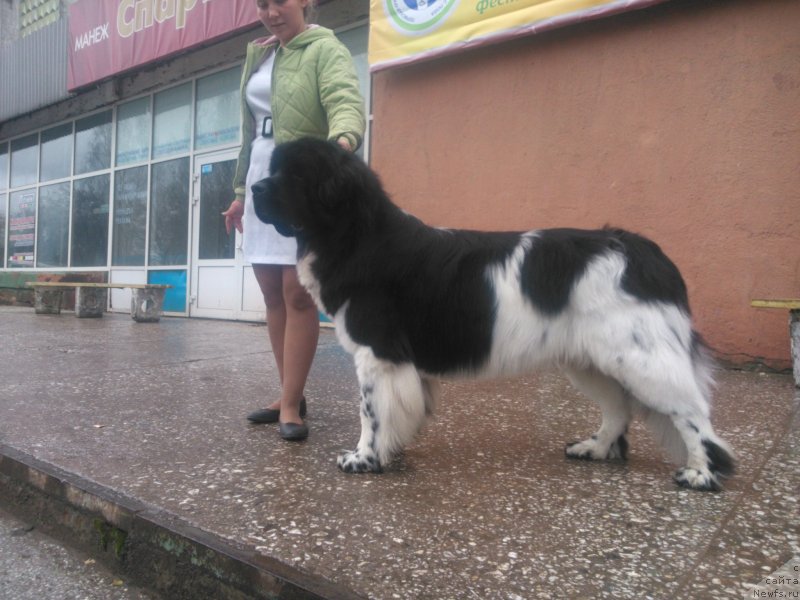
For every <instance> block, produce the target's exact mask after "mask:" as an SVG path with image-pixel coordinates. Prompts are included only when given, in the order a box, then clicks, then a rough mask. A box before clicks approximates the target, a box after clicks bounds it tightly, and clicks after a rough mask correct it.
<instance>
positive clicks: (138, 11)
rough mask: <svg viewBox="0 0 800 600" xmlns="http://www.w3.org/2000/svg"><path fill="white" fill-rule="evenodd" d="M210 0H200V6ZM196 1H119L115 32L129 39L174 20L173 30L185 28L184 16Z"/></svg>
mask: <svg viewBox="0 0 800 600" xmlns="http://www.w3.org/2000/svg"><path fill="white" fill-rule="evenodd" d="M208 2H211V0H202V2H201V3H202V4H206V3H208ZM195 6H197V0H121V2H120V3H119V9H118V11H117V32H119V35H120V36H121V37H124V38H126V37H130V36H132V35H133V34H134V33H136V32H137V31H141V30H142V29H147V28H148V27H152V26H153V25H154V24H155V23H164V22H166V21H169V20H170V19H175V29H183V28H184V27H186V15H187V14H188V13H189V12H190V11H191V10H192V9H193V8H194V7H195Z"/></svg>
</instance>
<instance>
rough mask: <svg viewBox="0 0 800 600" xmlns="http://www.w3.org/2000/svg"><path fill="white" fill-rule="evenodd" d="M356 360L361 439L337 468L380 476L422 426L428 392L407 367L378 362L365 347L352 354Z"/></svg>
mask: <svg viewBox="0 0 800 600" xmlns="http://www.w3.org/2000/svg"><path fill="white" fill-rule="evenodd" d="M355 360H356V371H357V373H358V381H359V384H360V386H361V438H360V439H359V441H358V446H357V447H356V449H355V450H353V451H352V452H346V453H344V454H341V455H340V456H339V459H338V464H339V468H340V469H342V470H343V471H345V472H347V473H365V472H377V473H380V472H381V471H382V469H383V467H384V466H385V465H386V464H388V462H389V461H390V460H391V459H392V457H393V456H394V455H395V454H396V453H397V452H398V451H400V450H402V449H403V447H404V446H405V445H406V444H407V443H409V442H410V441H411V440H412V439H413V437H414V435H415V434H416V433H417V431H419V429H420V427H421V426H422V424H423V423H424V421H425V414H426V408H425V397H426V396H425V390H426V389H427V388H426V387H425V386H424V385H423V381H422V379H421V378H420V376H419V373H418V372H417V370H416V368H415V367H414V366H413V365H411V364H409V363H394V362H391V361H387V360H381V359H378V358H376V357H375V355H374V353H373V352H372V350H371V349H369V348H366V347H362V348H359V349H358V350H357V351H356V352H355ZM429 395H430V393H429Z"/></svg>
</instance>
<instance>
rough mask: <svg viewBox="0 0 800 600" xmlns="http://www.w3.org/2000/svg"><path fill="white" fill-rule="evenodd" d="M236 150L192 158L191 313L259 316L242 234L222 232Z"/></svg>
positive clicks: (259, 303)
mask: <svg viewBox="0 0 800 600" xmlns="http://www.w3.org/2000/svg"><path fill="white" fill-rule="evenodd" d="M235 169H236V155H235V153H234V152H232V151H225V152H219V153H213V154H205V155H202V156H197V157H196V158H195V168H194V176H193V180H194V189H193V192H192V240H193V243H192V285H191V303H190V311H189V312H190V315H191V316H193V317H210V318H216V319H237V320H247V321H263V320H264V317H265V309H264V301H263V299H262V298H261V294H260V292H259V290H258V285H257V284H256V281H255V277H254V276H253V273H252V268H251V267H250V266H249V265H246V264H244V259H243V257H242V250H241V246H242V240H241V234H239V233H238V232H236V231H231V233H230V234H228V233H226V232H225V219H224V218H223V217H222V214H221V213H222V212H223V211H225V210H227V208H228V206H230V203H231V200H232V199H233V189H232V182H233V176H234V171H235Z"/></svg>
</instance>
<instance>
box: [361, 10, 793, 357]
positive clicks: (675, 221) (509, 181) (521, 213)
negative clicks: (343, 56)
mask: <svg viewBox="0 0 800 600" xmlns="http://www.w3.org/2000/svg"><path fill="white" fill-rule="evenodd" d="M799 27H800V2H797V1H796V0H784V1H781V0H771V1H770V2H766V1H761V0H759V1H753V0H740V1H735V0H731V1H727V2H697V0H691V1H687V0H671V1H669V2H666V3H665V4H662V5H658V6H656V7H653V8H650V9H647V10H640V11H635V12H631V13H626V14H624V15H620V16H617V17H612V18H608V19H603V20H600V21H594V22H591V23H585V24H581V25H575V26H571V27H568V28H565V29H561V30H558V31H554V32H550V33H545V34H540V35H536V36H532V37H529V38H526V39H524V40H518V41H515V42H507V43H504V44H499V45H496V46H493V47H490V48H484V49H478V50H473V51H469V52H465V53H462V54H459V55H457V56H453V57H448V58H442V59H438V60H433V61H430V62H427V63H422V64H418V65H412V66H409V67H405V68H399V69H394V70H388V71H381V72H378V73H376V74H375V76H374V78H373V129H372V146H371V154H370V158H371V164H372V166H373V167H374V168H375V169H376V170H377V171H378V173H379V174H380V175H381V178H382V179H383V181H384V184H385V186H386V188H387V189H388V191H389V192H390V194H392V196H393V198H394V200H395V201H396V202H397V203H398V204H400V205H401V206H403V207H404V208H405V209H406V210H408V211H409V212H412V213H414V214H416V215H418V216H419V217H421V218H423V219H424V220H425V221H427V222H428V223H431V224H434V225H441V226H452V227H466V228H480V229H494V230H504V229H510V230H520V229H533V228H540V227H553V226H569V227H588V228H594V227H601V226H603V225H604V224H612V225H615V226H622V227H625V228H629V229H632V230H634V231H637V232H640V233H643V234H645V235H648V236H650V237H652V238H653V239H655V240H656V241H657V242H658V243H659V244H660V245H661V246H662V248H663V249H664V250H665V251H666V252H667V253H668V254H669V255H670V256H671V257H672V259H673V260H674V261H675V262H676V264H677V265H678V266H679V267H680V269H681V270H682V271H683V274H684V276H685V278H686V280H687V284H688V287H689V293H690V299H691V303H692V309H693V313H694V315H695V317H696V322H697V327H698V329H699V330H700V331H701V333H703V335H704V336H705V337H706V339H707V341H708V342H709V344H710V345H711V346H712V347H713V348H714V349H715V350H716V352H717V354H718V356H719V357H720V358H721V359H722V360H723V361H724V362H727V363H732V364H741V365H743V364H747V363H751V362H763V363H765V364H767V365H770V366H773V367H781V368H785V367H787V366H789V335H788V325H787V322H788V313H787V311H783V310H768V309H754V308H751V307H750V306H749V301H750V299H752V298H758V297H773V298H776V297H777V298H781V297H794V298H798V297H800V28H799Z"/></svg>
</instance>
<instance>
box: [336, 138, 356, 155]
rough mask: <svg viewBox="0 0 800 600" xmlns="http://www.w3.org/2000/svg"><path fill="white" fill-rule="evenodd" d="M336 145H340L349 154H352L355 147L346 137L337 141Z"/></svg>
mask: <svg viewBox="0 0 800 600" xmlns="http://www.w3.org/2000/svg"><path fill="white" fill-rule="evenodd" d="M336 143H337V144H339V146H341V147H342V148H344V149H345V150H347V151H348V152H352V151H353V147H352V146H351V145H350V140H348V139H347V138H346V137H344V136H342V137H340V138H339V139H337V140H336Z"/></svg>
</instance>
